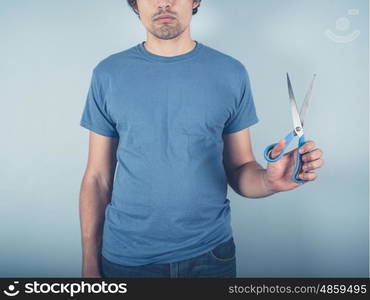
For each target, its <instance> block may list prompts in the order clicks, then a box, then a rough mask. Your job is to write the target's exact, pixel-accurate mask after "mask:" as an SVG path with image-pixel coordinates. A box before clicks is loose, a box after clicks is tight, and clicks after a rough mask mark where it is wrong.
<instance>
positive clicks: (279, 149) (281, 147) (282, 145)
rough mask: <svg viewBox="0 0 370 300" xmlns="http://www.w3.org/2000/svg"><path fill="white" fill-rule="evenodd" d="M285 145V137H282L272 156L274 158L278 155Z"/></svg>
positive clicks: (273, 149)
mask: <svg viewBox="0 0 370 300" xmlns="http://www.w3.org/2000/svg"><path fill="white" fill-rule="evenodd" d="M284 147H285V139H280V140H279V142H278V143H277V144H276V145H275V147H274V148H272V150H271V153H270V158H272V159H274V158H275V157H277V156H278V155H279V154H280V153H281V151H283V149H284Z"/></svg>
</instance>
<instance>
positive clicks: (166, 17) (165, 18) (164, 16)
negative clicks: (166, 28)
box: [155, 15, 175, 21]
mask: <svg viewBox="0 0 370 300" xmlns="http://www.w3.org/2000/svg"><path fill="white" fill-rule="evenodd" d="M174 19H175V17H173V16H171V15H162V16H159V17H158V18H156V19H155V20H156V21H171V20H174Z"/></svg>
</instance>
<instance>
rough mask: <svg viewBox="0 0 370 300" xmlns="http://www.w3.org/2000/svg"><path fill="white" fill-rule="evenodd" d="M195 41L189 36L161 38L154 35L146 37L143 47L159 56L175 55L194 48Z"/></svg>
mask: <svg viewBox="0 0 370 300" xmlns="http://www.w3.org/2000/svg"><path fill="white" fill-rule="evenodd" d="M195 45H196V42H195V41H194V40H192V39H191V38H190V37H188V38H179V39H177V38H175V39H171V40H161V39H158V38H155V37H149V36H148V37H147V41H145V43H144V47H145V49H146V50H148V51H149V52H151V53H153V54H156V55H160V56H177V55H181V54H184V53H187V52H189V51H191V50H193V49H194V47H195Z"/></svg>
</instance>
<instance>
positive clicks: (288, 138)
mask: <svg viewBox="0 0 370 300" xmlns="http://www.w3.org/2000/svg"><path fill="white" fill-rule="evenodd" d="M293 138H294V131H291V132H290V133H289V134H288V135H287V136H286V137H285V138H284V139H285V147H284V149H283V151H281V153H280V154H279V155H278V156H277V157H275V158H270V151H271V150H272V149H273V148H274V147H275V146H276V145H277V143H274V144H271V145H269V146H267V147H266V148H265V151H264V157H265V159H266V160H267V161H268V162H275V161H278V160H279V159H280V158H281V157H282V156H283V155H284V152H285V149H286V148H287V147H288V145H289V143H290V142H291V141H292V140H293ZM305 142H306V139H305V137H304V135H302V136H301V137H300V138H299V141H298V153H297V160H296V164H295V168H294V171H293V174H292V180H293V181H294V182H296V183H302V182H304V180H302V179H297V178H296V177H297V175H298V172H299V169H300V167H301V154H300V153H299V149H300V148H301V147H302V146H303V145H304V143H305Z"/></svg>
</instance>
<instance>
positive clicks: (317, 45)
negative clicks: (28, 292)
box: [0, 0, 369, 277]
mask: <svg viewBox="0 0 370 300" xmlns="http://www.w3.org/2000/svg"><path fill="white" fill-rule="evenodd" d="M348 9H358V10H359V14H358V15H348V13H347V12H348ZM368 11H369V9H368V1H366V0H351V1H349V0H336V1H330V0H299V1H295V0H279V1H276V0H254V1H252V0H250V1H244V0H232V1H226V0H211V1H209V0H203V3H202V5H201V7H200V9H199V12H198V14H197V15H195V16H194V19H193V21H192V25H191V28H192V37H193V38H194V39H197V40H199V41H201V42H203V43H205V44H207V45H209V46H211V47H214V48H216V49H218V50H220V51H222V52H224V53H227V54H229V55H231V56H234V57H235V58H237V59H239V60H240V61H241V62H243V63H244V64H245V66H246V67H247V69H248V71H249V74H250V79H251V84H252V89H253V93H254V97H255V104H256V109H257V113H258V116H259V118H260V122H259V123H258V124H257V125H255V126H253V127H252V128H251V135H252V143H253V150H254V153H255V156H256V159H257V161H258V162H259V163H260V164H261V165H263V166H264V167H265V166H266V163H265V161H264V159H263V155H262V154H263V149H264V148H265V146H267V145H268V144H270V143H272V142H277V141H278V139H279V138H282V137H284V136H285V135H286V134H287V133H288V131H289V130H290V129H291V125H292V124H291V117H290V112H289V106H288V95H287V87H286V79H285V72H287V71H288V72H289V73H290V75H291V78H292V83H293V87H294V89H295V94H296V98H297V101H298V104H299V105H300V104H301V103H302V100H303V96H304V92H305V91H306V88H307V85H308V83H309V81H310V79H311V76H312V74H313V73H317V75H318V76H317V80H316V85H315V87H314V92H313V96H312V103H311V106H310V110H309V112H308V116H307V118H306V122H305V133H306V137H307V139H309V140H314V141H315V142H316V144H317V147H318V148H321V149H322V150H323V151H324V156H323V159H324V160H325V165H324V167H323V168H322V169H320V170H319V171H318V175H319V176H318V178H317V180H316V181H314V182H311V183H308V184H306V185H304V186H302V187H300V188H299V189H296V190H293V191H288V192H283V193H278V194H275V195H273V196H271V197H267V198H259V199H247V198H243V197H240V196H239V195H237V194H235V193H234V192H233V191H232V190H231V188H230V189H229V198H230V200H231V203H232V204H231V205H232V225H233V229H234V238H235V242H236V246H237V264H238V265H237V269H238V276H239V277H334V276H335V277H368V276H369V202H368V201H369V169H368V167H369V152H368V151H369V130H368V129H369V123H368V120H369V104H368V96H369V95H368V83H369V74H368V70H369V60H368V51H369V47H368V41H369V38H368V36H369V32H368V28H369V23H368V15H369V13H368ZM339 17H347V18H348V19H349V20H350V21H351V25H352V26H351V28H350V29H349V30H347V31H343V32H341V31H340V30H338V29H337V28H336V24H335V22H336V20H337V19H338V18H339ZM327 29H332V31H333V32H334V33H335V34H340V35H345V34H348V33H350V32H351V31H352V30H355V29H358V30H360V31H361V34H360V36H359V37H358V38H357V39H356V40H354V41H352V42H349V43H343V44H340V43H336V42H333V41H332V40H330V39H329V38H328V37H326V36H325V34H324V32H325V30H327ZM0 37H1V47H0V89H1V92H0V95H1V118H0V126H1V132H2V143H1V148H0V154H1V156H0V161H1V164H0V165H1V168H0V177H1V184H0V198H1V202H0V203H1V207H0V220H1V221H0V222H1V226H0V240H1V244H0V245H1V246H0V249H1V255H0V276H1V277H10V276H14V277H18V276H19V277H23V276H31V277H33V276H35V277H36V276H57V277H69V276H76V277H79V276H80V272H81V246H80V227H79V212H78V198H79V189H80V183H81V180H82V176H83V171H84V168H85V166H86V162H87V150H88V144H87V142H88V132H87V131H86V130H85V129H83V128H81V127H80V126H79V124H78V122H79V119H80V116H81V113H82V108H83V105H84V101H85V97H86V95H87V89H88V84H89V79H90V72H91V70H92V68H93V67H94V66H95V65H96V63H97V62H98V61H100V60H101V59H103V58H105V57H106V56H108V55H110V54H112V53H115V52H118V51H121V50H123V49H126V48H128V47H131V46H132V45H135V44H137V43H138V42H140V41H143V40H145V29H144V27H143V26H142V24H141V23H140V21H139V20H138V18H137V17H136V15H135V14H134V13H133V12H132V11H131V10H130V9H129V8H128V7H127V5H126V1H121V0H111V1H98V0H94V1H93V0H79V1H71V0H69V1H46V0H34V1H21V0H8V1H5V0H2V1H1V2H0ZM296 142H297V141H296V140H294V141H293V144H292V145H291V146H290V147H289V149H288V150H291V149H293V147H296Z"/></svg>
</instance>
